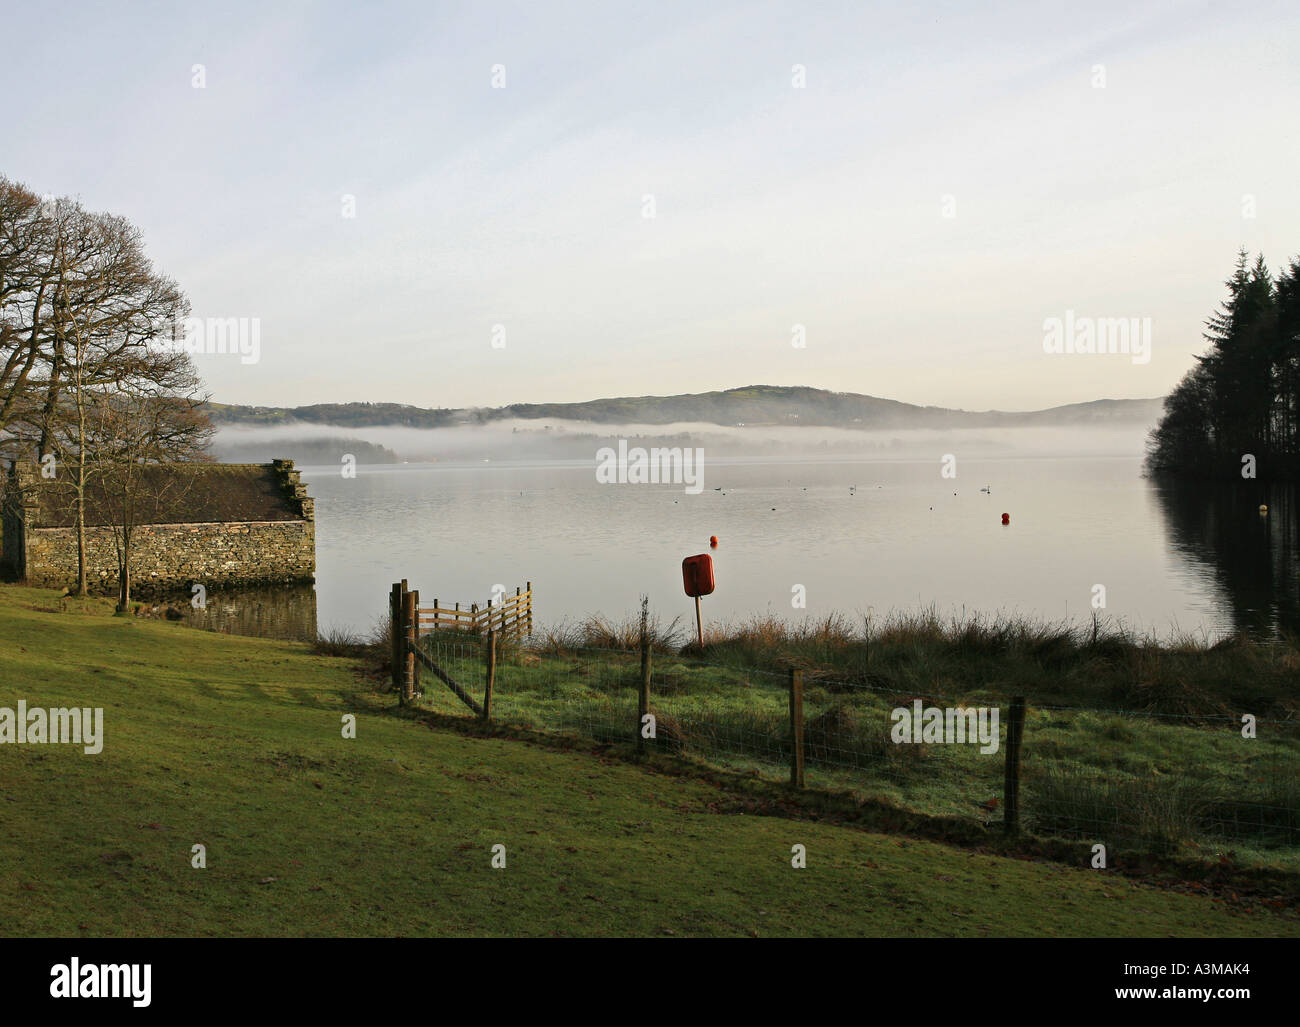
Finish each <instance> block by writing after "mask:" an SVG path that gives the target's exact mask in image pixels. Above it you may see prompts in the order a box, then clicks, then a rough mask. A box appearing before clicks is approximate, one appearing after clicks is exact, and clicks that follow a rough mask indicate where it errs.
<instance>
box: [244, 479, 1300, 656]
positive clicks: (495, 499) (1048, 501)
mask: <svg viewBox="0 0 1300 1027" xmlns="http://www.w3.org/2000/svg"><path fill="white" fill-rule="evenodd" d="M302 470H303V479H304V481H306V482H307V483H308V485H309V487H310V492H311V494H312V495H313V496H314V497H315V498H316V511H317V561H318V572H317V585H316V589H315V597H314V600H315V615H316V617H317V619H318V623H319V626H320V627H321V628H322V629H324V628H327V627H330V626H338V627H348V628H352V629H357V630H366V629H369V628H370V627H371V626H372V625H373V623H374V622H375V620H376V618H378V617H379V616H380V615H382V614H383V613H384V612H385V610H386V604H387V596H388V592H389V587H390V585H391V584H392V582H394V581H397V580H400V579H402V578H406V579H407V580H408V582H409V584H410V587H411V588H418V589H419V590H420V594H421V597H422V600H432V599H434V598H438V599H440V600H441V601H442V602H443V603H444V604H450V603H452V602H460V603H462V604H463V605H466V606H467V605H468V604H470V603H472V602H477V603H479V604H480V605H483V604H484V603H486V601H487V600H488V599H489V598H491V596H492V591H493V587H494V586H496V585H502V586H505V588H506V589H507V591H509V592H511V593H513V591H514V589H515V587H516V586H523V585H524V584H525V582H527V581H531V582H532V584H533V588H534V591H535V611H536V612H535V620H536V623H537V624H539V625H546V624H553V623H557V622H560V621H563V620H565V619H569V620H573V619H577V618H581V617H582V616H584V615H586V614H591V613H601V614H603V615H605V616H607V617H609V618H611V619H621V618H622V617H624V616H629V617H630V616H632V615H633V614H634V613H635V611H636V609H637V607H638V603H639V597H640V596H641V595H642V594H643V593H644V594H647V595H648V596H649V597H650V603H651V607H652V609H653V610H655V611H656V612H657V613H659V614H660V615H661V616H662V617H663V618H664V620H665V621H667V620H671V619H672V617H674V616H677V615H680V616H681V617H682V618H683V621H684V622H685V623H691V622H692V621H693V617H694V613H693V609H694V608H693V605H692V602H691V600H690V599H688V598H687V597H686V596H685V595H684V594H683V592H682V584H681V561H682V558H683V557H685V556H689V555H692V554H695V553H703V552H709V551H710V550H709V537H710V536H711V535H716V536H718V539H719V546H718V548H717V549H716V550H713V551H712V552H713V557H714V562H715V567H716V576H717V591H716V592H715V593H714V594H713V595H712V596H709V597H708V598H706V599H705V600H704V607H703V609H704V616H705V617H706V619H708V620H711V621H718V620H722V621H728V620H730V621H733V622H734V621H738V620H742V619H744V618H746V617H747V616H749V615H751V614H755V613H759V614H764V613H768V612H771V613H775V614H779V615H781V616H784V617H788V618H792V619H796V620H797V619H800V618H802V617H804V616H812V617H821V616H823V615H825V614H828V613H831V612H835V611H839V612H841V613H843V614H845V615H847V616H849V617H852V618H855V619H858V620H860V619H861V618H863V617H865V616H867V615H868V613H869V612H870V613H871V615H872V616H873V618H875V619H877V620H879V619H881V618H883V617H885V616H887V615H888V614H889V613H890V612H891V611H915V610H918V609H921V608H928V607H930V606H932V605H933V606H934V607H936V608H937V609H938V610H939V611H940V612H941V613H945V614H949V613H950V614H956V615H958V616H960V615H962V613H963V611H964V612H965V614H966V615H970V614H973V613H975V612H977V611H978V612H980V613H982V614H989V615H992V614H996V613H999V612H1001V613H1005V614H1010V615H1016V616H1027V617H1032V618H1037V619H1041V620H1047V621H1061V620H1065V619H1070V620H1074V621H1076V622H1078V623H1084V622H1087V621H1089V620H1090V619H1091V616H1092V612H1093V610H1092V598H1093V595H1094V586H1096V585H1102V586H1104V587H1105V598H1106V608H1105V610H1104V611H1102V613H1103V616H1106V617H1110V618H1114V619H1117V620H1122V621H1123V622H1125V623H1126V624H1127V625H1129V626H1130V627H1132V628H1135V629H1137V630H1140V631H1144V632H1153V633H1155V634H1157V635H1159V636H1161V637H1165V638H1167V637H1169V636H1170V635H1172V634H1173V633H1175V632H1196V633H1204V634H1208V635H1212V636H1213V635H1217V634H1220V633H1224V632H1230V631H1235V630H1245V631H1248V632H1250V633H1252V634H1254V635H1256V636H1257V637H1265V638H1267V637H1272V636H1274V635H1275V634H1276V633H1277V631H1278V630H1279V628H1280V627H1283V626H1285V627H1286V628H1288V629H1290V630H1300V551H1298V547H1297V536H1298V532H1297V525H1296V518H1297V508H1296V499H1295V493H1294V490H1293V489H1284V488H1280V487H1274V488H1273V489H1271V490H1270V489H1267V488H1265V487H1262V486H1259V485H1257V484H1256V483H1254V482H1243V483H1241V485H1240V486H1239V487H1237V488H1228V489H1217V490H1205V489H1194V488H1184V487H1181V486H1180V487H1177V488H1174V487H1169V486H1162V485H1158V484H1156V483H1153V482H1151V481H1148V480H1146V479H1144V478H1142V477H1141V474H1140V463H1139V461H1138V460H1137V459H1135V458H1132V457H1115V458H1076V459H1053V458H1012V459H989V460H982V461H979V460H968V461H965V462H964V463H963V464H962V465H961V467H960V473H959V477H958V478H957V479H956V480H951V479H944V478H941V477H940V474H939V463H938V461H936V460H925V461H920V460H918V461H904V460H899V461H871V462H867V461H862V460H792V461H789V462H775V461H763V460H753V459H749V460H732V461H711V462H710V463H709V465H708V474H707V477H706V480H705V491H704V492H703V493H702V494H699V495H688V494H686V493H685V492H684V491H683V487H682V486H680V485H631V484H629V485H602V484H598V483H597V481H596V479H595V474H594V471H593V464H592V461H590V460H588V461H552V462H519V463H495V462H494V463H491V464H488V463H476V464H448V463H438V464H405V465H390V466H371V467H361V468H359V469H358V471H357V475H356V477H354V478H344V477H342V476H341V474H340V473H339V470H338V468H337V467H329V468H312V467H305V468H303V469H302ZM854 486H856V488H853V487H854ZM984 486H987V487H989V488H990V490H991V492H990V493H983V492H981V491H980V489H981V487H984ZM715 487H720V488H721V491H714V489H715ZM1260 503H1267V504H1268V505H1269V506H1270V508H1271V513H1270V515H1269V516H1268V517H1261V516H1260V515H1259V513H1258V512H1257V508H1258V506H1259V504H1260ZM1003 512H1006V513H1009V514H1010V515H1011V519H1010V524H1009V525H1007V526H1003V525H1002V523H1001V515H1002V513H1003ZM796 586H803V590H804V592H805V594H806V603H807V605H806V609H803V610H800V609H795V608H793V607H792V605H791V603H792V595H793V590H794V589H795V587H796ZM286 594H287V595H293V594H295V593H293V592H292V590H290V592H289V593H286ZM258 601H259V602H262V603H266V602H267V600H266V597H265V594H263V595H261V597H260V598H259V600H258ZM233 602H234V601H233V600H231V601H230V602H228V603H227V608H228V612H229V610H230V609H234V608H235V607H237V604H235V606H232V605H231V604H232V603H233ZM293 602H296V603H297V604H298V609H299V610H300V611H301V610H303V609H305V606H304V604H303V601H302V599H301V597H300V596H299V597H298V598H297V599H295V600H293ZM235 619H238V618H237V617H236V618H235ZM231 630H244V629H243V628H241V627H238V626H235V627H232V628H231Z"/></svg>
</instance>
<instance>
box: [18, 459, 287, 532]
mask: <svg viewBox="0 0 1300 1027" xmlns="http://www.w3.org/2000/svg"><path fill="white" fill-rule="evenodd" d="M142 472H143V474H144V478H143V481H144V482H145V487H144V488H142V489H140V490H139V495H138V497H137V499H136V514H135V517H134V521H135V523H136V524H200V523H205V522H213V521H297V520H301V519H302V508H301V506H300V504H299V502H298V501H297V500H296V499H295V498H294V497H293V495H292V492H291V491H290V490H288V489H287V488H286V487H285V486H284V485H282V484H281V482H282V478H281V477H280V475H279V474H278V473H277V472H276V469H275V467H274V466H273V465H271V464H199V463H195V464H184V465H169V466H165V467H164V466H150V467H146V468H143V469H142ZM37 478H38V479H39V475H38V476H37ZM34 492H35V497H36V499H37V501H38V503H39V512H38V513H37V516H36V519H35V521H34V523H33V525H32V526H33V527H38V528H60V527H71V526H72V525H74V524H76V523H77V512H76V502H75V500H76V491H75V489H74V487H73V486H72V484H71V483H70V482H68V481H66V480H58V479H55V480H51V481H46V480H40V481H39V485H38V486H37V487H36V489H35V490H34ZM116 507H117V504H116V502H114V501H112V500H111V498H110V497H108V496H106V495H105V491H104V486H103V483H102V482H100V481H98V480H97V479H95V478H93V477H92V479H91V481H90V482H89V483H88V485H87V489H86V524H87V525H104V524H112V523H114V513H113V511H114V510H115V509H116Z"/></svg>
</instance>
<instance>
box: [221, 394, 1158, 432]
mask: <svg viewBox="0 0 1300 1027" xmlns="http://www.w3.org/2000/svg"><path fill="white" fill-rule="evenodd" d="M1161 403H1162V400H1160V399H1099V400H1093V401H1092V402H1089V403H1071V404H1068V405H1066V406H1059V407H1051V408H1049V409H1046V410H1034V411H1025V412H1013V411H999V410H988V411H981V412H972V411H966V410H953V409H949V408H946V407H930V406H916V405H913V404H911V403H900V402H898V401H896V400H891V399H880V398H878V397H876V396H864V395H861V394H859V393H854V392H831V391H829V390H826V389H814V388H807V387H803V386H779V385H749V386H744V387H742V388H738V389H727V390H726V391H723V392H703V393H693V394H684V395H680V396H625V397H618V398H614V399H595V400H588V401H586V402H581V403H513V404H510V405H509V406H503V407H488V408H448V407H442V408H424V407H417V406H410V405H407V404H401V403H317V404H313V405H311V406H300V407H261V406H237V405H227V404H222V403H211V404H209V413H210V414H211V415H212V419H213V420H214V421H215V422H217V423H218V424H223V425H235V424H248V425H254V424H255V425H262V426H280V425H283V426H289V425H294V424H314V425H327V426H331V427H338V428H360V427H384V426H399V427H408V428H448V427H455V426H456V425H466V424H469V425H474V424H479V425H481V424H488V423H491V422H493V421H501V420H514V419H524V420H567V421H588V422H591V423H593V424H646V425H651V424H673V423H679V422H690V423H702V424H717V425H724V426H746V427H748V426H754V427H758V426H761V425H783V426H800V427H833V428H861V429H871V428H891V429H907V428H993V427H1069V426H1074V425H1080V426H1082V425H1114V426H1121V425H1138V424H1154V423H1155V422H1156V421H1157V420H1158V419H1159V417H1160V412H1161Z"/></svg>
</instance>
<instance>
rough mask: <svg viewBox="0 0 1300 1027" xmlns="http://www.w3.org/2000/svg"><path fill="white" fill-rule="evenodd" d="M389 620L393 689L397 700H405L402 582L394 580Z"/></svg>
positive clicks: (390, 597)
mask: <svg viewBox="0 0 1300 1027" xmlns="http://www.w3.org/2000/svg"><path fill="white" fill-rule="evenodd" d="M388 622H389V635H390V636H391V646H390V650H389V654H388V656H389V662H390V663H391V664H392V679H393V691H394V692H396V693H397V701H398V702H402V701H404V700H403V698H402V667H403V666H404V665H405V664H404V663H403V661H402V656H401V654H402V637H403V636H402V583H401V582H400V581H394V582H393V588H392V591H391V592H390V593H389V596H388Z"/></svg>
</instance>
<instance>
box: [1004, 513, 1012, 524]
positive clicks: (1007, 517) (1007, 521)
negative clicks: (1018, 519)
mask: <svg viewBox="0 0 1300 1027" xmlns="http://www.w3.org/2000/svg"><path fill="white" fill-rule="evenodd" d="M1002 523H1003V524H1010V523H1011V515H1010V514H1009V513H1004V514H1003V515H1002Z"/></svg>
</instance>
